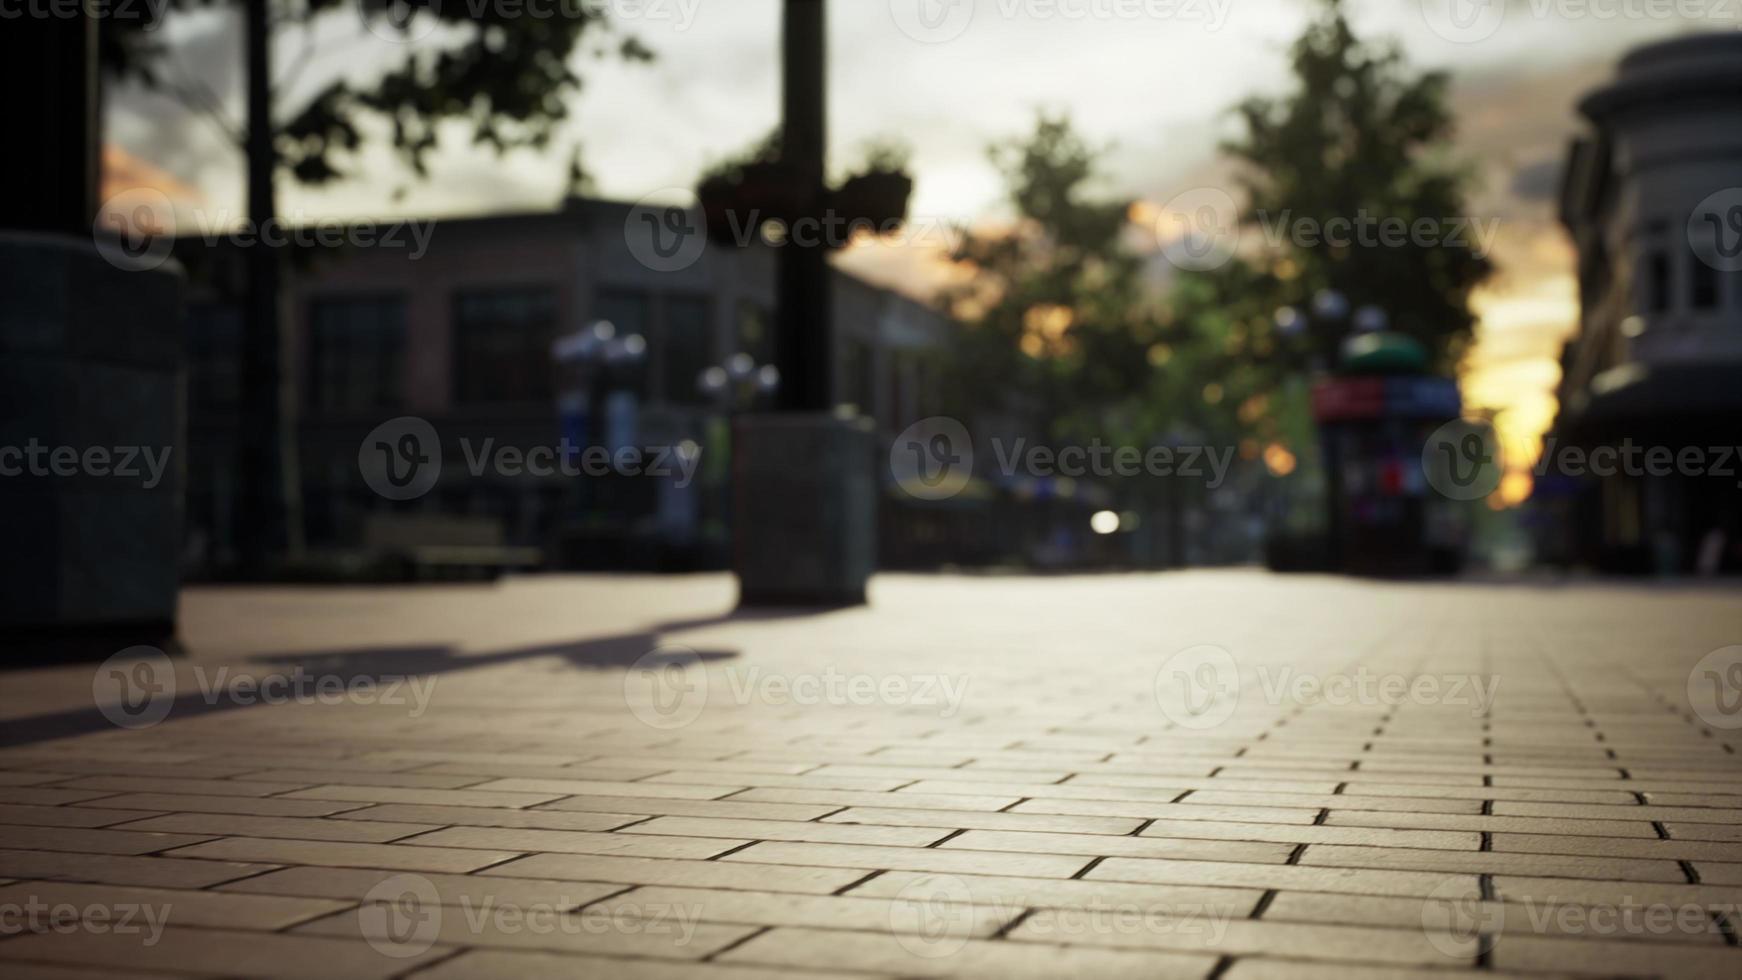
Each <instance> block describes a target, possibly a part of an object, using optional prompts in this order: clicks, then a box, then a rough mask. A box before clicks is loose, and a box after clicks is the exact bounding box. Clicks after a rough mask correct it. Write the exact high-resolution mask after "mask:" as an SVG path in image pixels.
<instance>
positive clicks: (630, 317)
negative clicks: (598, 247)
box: [593, 289, 653, 398]
mask: <svg viewBox="0 0 1742 980" xmlns="http://www.w3.org/2000/svg"><path fill="white" fill-rule="evenodd" d="M652 310H653V302H652V300H651V299H649V298H648V295H647V294H646V293H643V292H637V291H634V290H628V289H601V290H599V295H598V297H597V299H595V300H594V302H593V319H594V320H608V321H610V323H611V326H613V327H615V328H617V333H616V336H617V338H618V339H619V340H621V339H623V338H624V337H629V336H632V335H639V336H640V337H641V339H642V340H643V341H646V342H647V346H648V348H649V351H650V352H651V349H652V347H653V338H652V337H651V336H649V335H648V324H649V322H650V321H651V320H652V319H653V312H652ZM644 364H645V362H644ZM610 387H611V389H612V390H613V391H628V392H632V393H634V394H635V395H636V396H637V397H638V398H645V397H646V396H647V371H646V369H645V366H642V367H635V368H626V367H619V368H618V369H616V370H615V371H614V373H613V374H612V379H611V385H610Z"/></svg>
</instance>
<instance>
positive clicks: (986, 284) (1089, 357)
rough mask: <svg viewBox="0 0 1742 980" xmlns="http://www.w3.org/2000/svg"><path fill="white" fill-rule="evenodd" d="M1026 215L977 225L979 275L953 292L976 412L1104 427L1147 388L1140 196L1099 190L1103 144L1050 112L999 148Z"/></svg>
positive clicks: (965, 247) (1064, 428) (962, 255)
mask: <svg viewBox="0 0 1742 980" xmlns="http://www.w3.org/2000/svg"><path fill="white" fill-rule="evenodd" d="M987 152H988V155H989V156H990V158H991V160H992V162H993V164H994V165H995V166H996V167H997V168H998V169H999V171H1000V172H1002V173H1003V175H1004V178H1005V181H1006V184H1007V185H1008V187H1009V201H1010V204H1011V206H1012V208H1013V209H1014V211H1015V215H1016V221H1015V225H1014V227H1013V228H1011V229H1009V230H1008V232H993V233H967V234H965V235H964V236H963V238H962V240H961V242H960V243H959V244H958V245H957V247H956V249H955V251H954V253H953V254H952V256H951V258H952V260H953V261H955V262H956V263H958V264H961V265H964V266H966V267H967V268H969V269H971V270H972V271H973V273H974V275H973V277H972V279H971V280H970V281H969V282H968V283H967V284H965V285H964V286H962V287H959V288H957V289H955V290H952V291H950V292H949V293H947V294H946V295H945V297H944V298H945V300H946V301H947V302H948V304H949V305H950V307H951V309H952V310H953V311H954V313H955V314H956V315H957V316H958V317H959V318H961V319H962V320H963V321H964V323H965V325H966V329H965V330H964V332H963V336H962V340H961V344H962V347H961V350H960V352H959V356H958V357H957V358H956V364H955V368H954V369H955V372H956V374H957V376H958V377H957V379H956V383H955V384H953V385H952V386H951V390H953V391H955V392H956V393H957V394H958V396H959V397H961V398H963V399H965V400H966V401H965V404H964V405H963V408H964V409H974V408H979V409H980V410H984V409H985V408H986V407H988V406H997V407H999V408H1003V409H1015V410H1018V411H1019V412H1020V413H1021V414H1025V415H1031V416H1033V417H1035V418H1039V419H1045V420H1050V422H1051V426H1052V430H1051V431H1048V432H1046V433H1045V435H1047V436H1049V437H1051V436H1059V435H1064V434H1065V433H1067V432H1069V431H1071V430H1073V429H1074V430H1083V429H1085V428H1093V427H1094V426H1096V425H1097V424H1098V421H1099V415H1100V413H1101V411H1102V410H1104V409H1106V408H1107V407H1109V406H1111V405H1114V404H1117V403H1119V402H1120V401H1122V400H1123V399H1124V398H1125V397H1126V396H1127V395H1129V393H1131V392H1132V391H1135V390H1138V389H1139V388H1140V387H1141V386H1142V384H1143V383H1144V381H1145V380H1146V375H1147V372H1148V368H1147V366H1146V364H1145V362H1144V360H1143V352H1144V347H1143V337H1144V336H1145V335H1146V333H1148V332H1149V331H1151V330H1152V329H1153V323H1152V321H1151V318H1152V316H1153V313H1154V305H1153V303H1150V302H1147V301H1146V299H1145V297H1144V295H1143V287H1142V283H1141V280H1140V277H1139V272H1140V269H1141V262H1140V259H1139V257H1138V256H1137V255H1136V254H1135V252H1134V251H1133V250H1132V249H1130V248H1129V247H1128V246H1127V244H1126V242H1125V238H1124V236H1125V233H1126V230H1127V226H1128V218H1127V214H1128V212H1129V210H1130V206H1131V204H1130V201H1128V200H1122V199H1101V200H1096V199H1093V198H1092V197H1091V196H1090V195H1089V189H1090V185H1091V184H1093V183H1094V182H1095V180H1096V177H1097V172H1096V159H1097V151H1096V150H1095V149H1094V148H1093V147H1091V146H1089V145H1088V144H1087V143H1086V142H1084V140H1083V139H1082V137H1081V136H1080V135H1078V134H1077V133H1076V131H1075V130H1074V129H1073V128H1072V126H1071V123H1070V121H1069V119H1067V118H1065V117H1062V116H1056V117H1055V116H1046V115H1042V116H1040V117H1039V119H1037V120H1036V123H1035V129H1034V132H1033V134H1032V135H1031V136H1029V137H1028V138H1026V139H1024V140H1014V141H1010V142H1007V143H1001V144H996V145H994V146H992V147H990V148H989V149H988V151H987Z"/></svg>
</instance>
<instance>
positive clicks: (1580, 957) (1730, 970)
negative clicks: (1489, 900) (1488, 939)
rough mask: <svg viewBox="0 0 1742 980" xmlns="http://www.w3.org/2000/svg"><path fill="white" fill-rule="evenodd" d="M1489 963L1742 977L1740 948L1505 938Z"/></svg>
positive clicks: (1602, 973) (1585, 971)
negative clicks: (1739, 975)
mask: <svg viewBox="0 0 1742 980" xmlns="http://www.w3.org/2000/svg"><path fill="white" fill-rule="evenodd" d="M1493 962H1494V965H1495V966H1496V967H1498V968H1499V969H1502V970H1521V971H1544V972H1555V973H1577V974H1589V975H1595V976H1604V977H1613V976H1655V977H1668V978H1676V977H1689V978H1700V980H1704V978H1709V977H1733V976H1736V975H1737V974H1738V973H1739V972H1742V949H1737V948H1735V947H1729V946H1726V947H1705V946H1699V947H1695V946H1688V945H1683V944H1676V945H1670V944H1666V943H1636V942H1625V941H1620V940H1614V941H1598V940H1593V939H1578V940H1569V939H1538V938H1533V937H1528V936H1518V937H1512V936H1508V937H1507V938H1506V940H1505V941H1504V942H1501V943H1497V944H1495V947H1494V954H1493Z"/></svg>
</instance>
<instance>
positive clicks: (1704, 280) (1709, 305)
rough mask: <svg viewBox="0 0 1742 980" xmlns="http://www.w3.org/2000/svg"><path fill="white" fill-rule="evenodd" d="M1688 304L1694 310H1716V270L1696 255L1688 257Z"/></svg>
mask: <svg viewBox="0 0 1742 980" xmlns="http://www.w3.org/2000/svg"><path fill="white" fill-rule="evenodd" d="M1688 273H1689V276H1688V278H1689V282H1688V304H1689V305H1690V306H1692V307H1693V308H1694V309H1696V310H1715V309H1717V308H1718V306H1719V303H1718V270H1717V269H1716V268H1715V267H1713V266H1712V265H1711V263H1709V262H1707V261H1706V260H1705V259H1703V258H1701V257H1700V256H1699V254H1698V253H1689V255H1688Z"/></svg>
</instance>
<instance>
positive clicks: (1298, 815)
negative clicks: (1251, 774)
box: [1010, 797, 1319, 824]
mask: <svg viewBox="0 0 1742 980" xmlns="http://www.w3.org/2000/svg"><path fill="white" fill-rule="evenodd" d="M1010 812H1012V813H1055V814H1079V815H1083V816H1109V817H1137V818H1139V819H1161V820H1203V821H1212V822H1213V821H1222V820H1229V821H1236V822H1240V823H1283V824H1310V823H1312V822H1313V821H1314V820H1316V819H1318V815H1319V808H1318V807H1312V808H1305V807H1268V806H1204V805H1201V804H1196V803H1194V804H1192V805H1190V806H1187V805H1186V804H1184V803H1172V804H1169V803H1134V802H1119V801H1114V800H1058V799H1051V798H1046V797H1042V798H1038V799H1033V800H1023V801H1022V802H1021V803H1018V804H1016V805H1015V806H1013V807H1011V808H1010Z"/></svg>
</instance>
